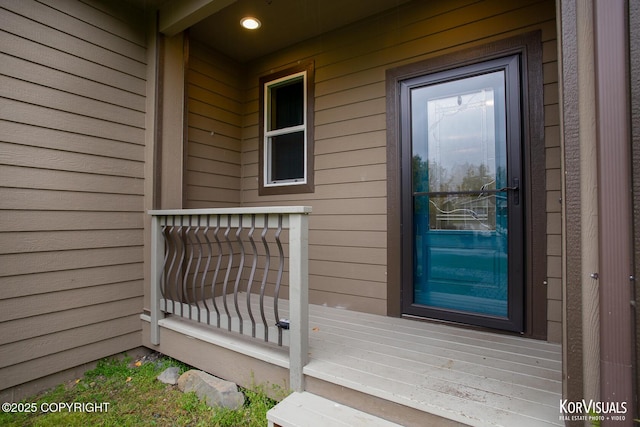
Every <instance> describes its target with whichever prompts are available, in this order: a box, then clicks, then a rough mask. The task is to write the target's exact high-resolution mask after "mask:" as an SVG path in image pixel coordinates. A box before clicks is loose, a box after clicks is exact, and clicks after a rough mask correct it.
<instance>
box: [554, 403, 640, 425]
mask: <svg viewBox="0 0 640 427" xmlns="http://www.w3.org/2000/svg"><path fill="white" fill-rule="evenodd" d="M626 413H627V402H602V401H597V400H593V399H589V400H585V399H582V400H579V401H571V400H568V399H561V400H560V417H559V418H560V421H604V420H613V421H624V420H625V418H626V416H625V415H626Z"/></svg>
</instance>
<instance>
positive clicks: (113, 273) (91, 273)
mask: <svg viewBox="0 0 640 427" xmlns="http://www.w3.org/2000/svg"><path fill="white" fill-rule="evenodd" d="M142 279H143V270H142V263H141V262H139V261H138V262H133V263H130V264H123V263H122V262H117V263H115V264H113V265H106V264H105V265H100V264H98V265H97V266H93V267H92V266H91V265H87V264H86V263H84V264H82V265H80V268H69V269H64V270H59V271H45V272H31V273H30V274H23V275H11V276H5V277H0V286H2V296H3V297H4V298H17V297H21V296H27V295H37V294H45V293H51V292H58V291H66V290H69V289H79V288H84V287H93V286H101V285H109V284H114V283H121V282H126V281H130V280H142Z"/></svg>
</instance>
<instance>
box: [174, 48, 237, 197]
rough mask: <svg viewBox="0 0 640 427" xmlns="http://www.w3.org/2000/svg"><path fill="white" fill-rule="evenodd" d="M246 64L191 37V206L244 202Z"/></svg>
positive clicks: (188, 194)
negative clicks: (243, 130) (244, 91)
mask: <svg viewBox="0 0 640 427" xmlns="http://www.w3.org/2000/svg"><path fill="white" fill-rule="evenodd" d="M241 73H242V72H241V66H240V65H239V64H235V63H234V62H233V61H231V60H230V59H228V58H225V57H223V56H222V55H220V54H217V53H215V52H213V51H211V50H210V49H209V48H207V47H206V46H204V45H202V44H200V43H197V42H192V44H191V46H190V49H189V69H188V71H187V93H188V97H189V100H188V109H189V115H188V119H187V120H188V143H187V162H186V164H187V166H186V168H187V172H186V185H185V186H186V188H185V192H186V207H188V208H205V207H208V208H210V207H226V206H240V176H241V173H242V171H241V162H242V160H241V153H240V150H241V148H240V138H241V126H242V106H243V96H242V85H241V77H242V75H241Z"/></svg>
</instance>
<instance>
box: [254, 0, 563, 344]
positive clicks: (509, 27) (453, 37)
mask: <svg viewBox="0 0 640 427" xmlns="http://www.w3.org/2000/svg"><path fill="white" fill-rule="evenodd" d="M534 30H541V31H542V41H543V55H544V84H545V86H544V89H545V90H544V104H545V129H546V150H547V166H546V167H547V175H546V179H547V187H548V202H547V210H548V212H547V213H546V216H547V219H548V221H547V222H548V233H549V237H548V246H549V251H548V265H549V288H548V290H549V292H548V293H549V301H548V310H549V323H548V330H549V339H550V340H552V341H559V340H560V338H561V329H560V321H561V319H560V314H561V313H560V297H561V295H560V286H561V268H560V266H561V253H560V249H561V248H560V231H561V230H560V204H559V201H558V199H559V195H560V145H559V139H560V138H559V126H558V123H559V113H558V83H557V52H556V22H555V5H554V2H553V1H517V2H514V1H511V0H505V1H499V0H492V1H484V2H475V1H468V0H454V1H435V2H412V3H410V4H408V5H406V6H401V7H400V8H398V9H395V10H393V11H391V12H388V13H384V14H382V15H378V16H376V17H374V18H371V19H368V20H365V21H362V22H360V23H357V24H355V25H352V26H349V27H345V28H343V29H340V30H337V31H335V32H332V33H329V34H326V35H323V36H321V37H318V38H316V39H313V40H310V41H308V42H304V43H301V44H299V45H296V46H294V47H291V48H289V49H286V50H284V51H281V52H279V53H277V54H274V55H270V56H268V57H266V58H262V59H261V60H258V61H255V62H253V63H251V64H248V67H247V70H248V72H249V73H250V74H249V76H248V87H249V90H248V93H247V103H246V107H245V116H244V122H243V129H242V139H243V145H242V203H243V205H247V206H253V205H269V204H291V205H297V204H304V205H311V206H313V214H312V216H311V218H310V235H309V241H310V251H309V256H310V264H309V269H310V300H311V302H313V303H316V304H328V305H331V306H341V307H345V308H350V309H354V310H363V311H368V312H373V313H381V314H384V313H386V307H387V305H386V294H387V278H386V245H387V235H386V233H387V231H386V221H387V219H386V209H387V200H386V196H387V194H386V162H387V159H386V148H385V147H386V126H387V123H386V120H387V117H386V110H385V96H386V89H385V71H386V70H387V69H389V68H394V67H397V66H400V65H404V64H408V63H412V62H417V61H420V60H424V59H428V58H430V57H434V56H438V55H441V54H445V53H449V52H453V51H456V50H459V49H464V48H468V47H472V46H479V45H482V44H485V43H488V42H490V41H493V40H498V39H502V38H507V37H510V36H513V35H516V34H521V33H525V32H530V31H534ZM307 60H313V61H315V72H316V75H315V76H316V79H315V153H314V155H315V193H312V194H301V195H281V196H264V197H261V196H259V195H258V176H257V175H258V143H259V141H258V121H259V117H258V114H259V112H258V111H259V110H258V85H257V83H258V79H259V76H261V75H264V74H269V73H271V72H273V71H277V70H279V69H283V68H287V67H289V66H292V65H294V64H296V63H298V62H303V61H307ZM541 214H542V215H545V213H541Z"/></svg>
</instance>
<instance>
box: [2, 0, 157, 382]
mask: <svg viewBox="0 0 640 427" xmlns="http://www.w3.org/2000/svg"><path fill="white" fill-rule="evenodd" d="M119 9H120V10H119ZM130 12H131V9H130V8H129V6H128V5H126V4H119V3H118V2H108V3H101V2H100V1H93V0H88V1H87V2H80V1H78V0H54V1H49V0H42V1H33V0H7V1H3V2H2V4H1V5H0V46H1V50H2V53H1V54H0V61H1V63H2V66H0V129H2V132H0V200H1V202H0V289H1V290H2V291H0V311H1V314H0V322H2V324H3V330H5V331H7V333H6V334H2V337H1V338H0V359H1V362H0V377H1V378H2V379H3V381H2V384H0V388H1V389H3V390H4V389H6V388H10V387H13V386H16V385H19V384H22V383H25V382H28V381H32V380H37V379H38V378H43V377H45V376H47V375H51V374H53V373H55V372H59V371H64V370H68V369H72V368H74V367H76V366H80V365H82V364H85V363H88V362H92V361H94V360H96V359H99V358H101V357H105V356H108V355H111V354H115V353H119V352H122V351H126V350H129V349H132V348H135V347H138V346H140V344H141V340H140V332H139V331H140V321H139V312H140V310H141V307H142V305H143V301H142V294H143V277H144V274H143V261H144V260H143V247H144V233H143V229H144V223H143V220H144V210H143V206H144V205H143V201H144V160H145V147H144V146H145V140H144V137H145V127H146V123H145V114H146V112H145V109H146V104H145V103H146V100H145V94H146V90H147V88H146V81H145V78H146V73H147V70H146V63H145V62H146V55H147V53H146V49H145V47H144V44H145V34H144V14H143V13H142V11H139V12H138V17H137V18H135V19H133V20H131V19H130V17H131V15H130Z"/></svg>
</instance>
